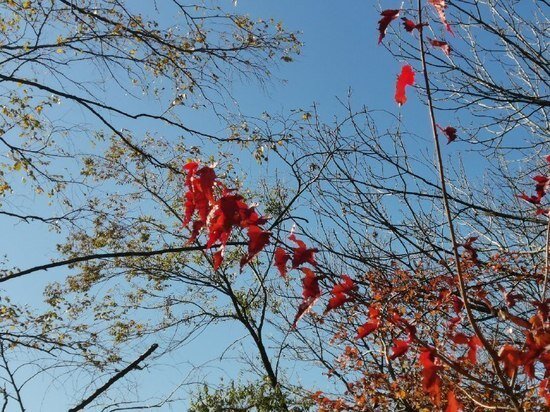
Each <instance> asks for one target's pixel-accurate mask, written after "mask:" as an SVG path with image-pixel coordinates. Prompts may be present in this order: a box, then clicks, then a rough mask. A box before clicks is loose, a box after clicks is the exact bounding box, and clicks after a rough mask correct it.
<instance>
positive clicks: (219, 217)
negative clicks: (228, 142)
mask: <svg viewBox="0 0 550 412" xmlns="http://www.w3.org/2000/svg"><path fill="white" fill-rule="evenodd" d="M183 170H184V172H185V173H186V177H185V183H184V184H185V187H186V189H187V190H186V192H185V197H184V209H185V212H184V221H183V224H184V225H188V224H190V223H191V222H192V229H191V237H190V238H189V241H188V242H189V243H190V242H194V241H195V240H196V239H197V237H198V236H199V234H200V232H201V230H205V231H206V233H207V243H206V247H207V248H211V247H214V246H217V245H218V246H219V248H218V250H217V251H216V252H215V253H214V255H213V266H214V269H218V268H219V267H220V265H221V264H222V262H223V256H224V252H225V248H226V246H227V242H228V241H229V239H230V237H231V234H232V233H233V230H235V229H240V230H243V231H246V233H247V235H248V243H247V245H248V252H247V253H246V254H245V255H244V256H243V257H242V258H241V261H240V265H241V268H242V267H243V266H244V265H246V264H248V263H249V262H250V261H251V260H252V259H253V258H254V257H255V256H257V255H258V254H259V253H260V252H261V251H262V250H264V249H265V247H266V246H267V245H268V244H269V243H270V241H271V232H269V231H267V230H264V229H263V227H262V225H264V224H265V223H266V222H267V219H266V218H264V217H262V216H260V215H259V214H258V213H257V212H256V211H255V209H254V207H251V206H249V205H247V203H246V202H245V201H244V198H243V197H242V196H241V195H239V194H237V193H235V190H234V189H228V188H227V187H226V186H225V185H224V184H223V183H222V182H220V181H219V180H218V178H217V176H216V173H215V171H214V169H213V168H212V167H209V166H201V165H200V164H199V163H198V162H193V161H191V162H188V163H187V164H186V165H185V166H184V167H183ZM289 240H290V241H291V242H293V243H295V244H296V247H293V248H288V250H285V249H284V248H282V247H278V248H277V249H276V250H275V254H274V264H275V266H276V267H277V269H278V270H279V273H280V274H281V276H282V277H283V278H286V277H287V273H288V263H289V261H290V263H291V269H297V270H300V271H301V272H302V273H303V274H304V277H303V278H302V303H301V304H300V306H299V307H298V311H297V313H296V317H295V318H294V322H293V328H295V327H296V324H297V323H298V321H299V320H300V319H301V318H302V316H304V315H305V314H306V313H307V312H308V311H309V310H310V309H311V308H312V307H313V305H315V303H316V302H317V300H319V298H320V297H321V288H320V286H319V279H320V278H321V277H320V276H319V275H318V274H316V273H315V272H314V270H313V269H316V268H317V262H316V261H315V253H317V251H318V250H317V249H315V248H309V247H308V246H307V245H306V243H305V242H304V241H302V240H300V239H298V238H297V237H296V235H294V234H291V235H290V236H289ZM306 265H309V266H310V267H307V266H306ZM312 268H313V269H312ZM356 289H357V287H356V285H355V283H354V281H353V280H352V279H351V278H350V277H349V276H347V275H343V276H342V281H341V282H340V283H337V284H336V285H334V287H333V288H332V290H331V292H330V294H331V297H330V299H329V302H328V305H327V308H326V310H325V313H326V312H328V311H330V310H333V309H336V308H339V307H341V306H342V305H344V304H345V303H346V302H349V301H351V300H353V299H354V296H355V291H356Z"/></svg>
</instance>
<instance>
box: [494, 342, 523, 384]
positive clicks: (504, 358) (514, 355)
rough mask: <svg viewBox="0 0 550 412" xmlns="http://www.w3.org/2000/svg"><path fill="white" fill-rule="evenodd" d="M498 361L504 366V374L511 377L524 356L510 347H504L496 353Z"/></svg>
mask: <svg viewBox="0 0 550 412" xmlns="http://www.w3.org/2000/svg"><path fill="white" fill-rule="evenodd" d="M498 357H499V360H500V361H501V362H502V363H503V364H504V372H505V373H506V374H507V375H508V376H509V377H512V376H513V375H514V372H515V371H516V369H517V368H518V366H520V365H522V364H523V362H524V354H523V352H521V351H520V350H519V349H516V348H514V347H513V346H512V345H508V344H506V345H504V346H503V347H502V348H500V351H499V353H498Z"/></svg>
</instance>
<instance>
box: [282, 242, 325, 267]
mask: <svg viewBox="0 0 550 412" xmlns="http://www.w3.org/2000/svg"><path fill="white" fill-rule="evenodd" d="M288 238H289V239H290V240H291V241H293V242H294V243H296V244H297V245H298V247H297V248H294V249H293V256H292V269H296V268H297V267H298V266H300V265H303V264H304V263H309V264H310V265H311V266H317V262H316V261H315V253H316V252H318V251H319V250H318V249H316V248H308V247H307V246H306V244H305V243H304V242H303V241H302V240H300V239H298V238H297V237H296V236H295V235H294V234H292V235H290V236H289V237H288Z"/></svg>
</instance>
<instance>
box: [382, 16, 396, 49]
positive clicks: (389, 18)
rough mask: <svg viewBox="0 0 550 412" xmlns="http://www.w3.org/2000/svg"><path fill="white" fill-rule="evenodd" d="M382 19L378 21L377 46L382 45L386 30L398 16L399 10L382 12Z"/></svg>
mask: <svg viewBox="0 0 550 412" xmlns="http://www.w3.org/2000/svg"><path fill="white" fill-rule="evenodd" d="M380 15H381V16H382V18H381V19H380V20H379V21H378V31H379V32H380V35H379V36H378V44H380V43H382V39H383V38H384V37H385V36H386V30H387V29H388V26H389V24H390V23H391V22H392V21H393V20H395V19H396V18H397V17H398V16H399V10H384V11H383V12H382V13H381V14H380Z"/></svg>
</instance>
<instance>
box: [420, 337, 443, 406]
mask: <svg viewBox="0 0 550 412" xmlns="http://www.w3.org/2000/svg"><path fill="white" fill-rule="evenodd" d="M420 363H421V365H422V388H423V389H424V391H425V392H426V393H427V394H429V395H430V397H431V398H432V401H433V402H434V403H435V404H436V405H439V404H440V403H441V378H440V377H439V376H438V374H437V372H438V371H439V370H440V369H441V366H439V365H436V363H435V355H434V352H433V350H432V349H430V348H422V349H421V352H420Z"/></svg>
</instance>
